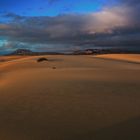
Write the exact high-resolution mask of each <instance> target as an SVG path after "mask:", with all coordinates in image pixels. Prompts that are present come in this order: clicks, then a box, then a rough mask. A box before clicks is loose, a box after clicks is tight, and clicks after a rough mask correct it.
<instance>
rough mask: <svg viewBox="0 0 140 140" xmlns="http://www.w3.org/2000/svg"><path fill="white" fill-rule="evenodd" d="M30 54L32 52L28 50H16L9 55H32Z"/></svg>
mask: <svg viewBox="0 0 140 140" xmlns="http://www.w3.org/2000/svg"><path fill="white" fill-rule="evenodd" d="M32 54H33V52H32V51H31V50H28V49H18V50H16V51H14V52H13V53H11V55H32Z"/></svg>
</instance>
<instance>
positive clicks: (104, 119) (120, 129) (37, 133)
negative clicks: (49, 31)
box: [0, 54, 140, 140]
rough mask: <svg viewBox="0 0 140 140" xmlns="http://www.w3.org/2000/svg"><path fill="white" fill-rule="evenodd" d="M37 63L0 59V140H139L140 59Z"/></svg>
mask: <svg viewBox="0 0 140 140" xmlns="http://www.w3.org/2000/svg"><path fill="white" fill-rule="evenodd" d="M39 57H40V56H29V57H15V56H14V57H3V58H2V57H0V60H2V59H4V61H1V62H0V140H139V139H140V133H139V132H140V63H139V62H140V55H123V54H121V55H107V56H105V55H103V56H101V55H100V56H97V57H96V56H95V57H92V56H64V55H62V56H61V55H52V56H45V57H46V58H48V60H49V61H44V62H40V63H38V62H37V61H36V60H37V59H38V58H39ZM43 57H44V56H43ZM124 60H125V61H124Z"/></svg>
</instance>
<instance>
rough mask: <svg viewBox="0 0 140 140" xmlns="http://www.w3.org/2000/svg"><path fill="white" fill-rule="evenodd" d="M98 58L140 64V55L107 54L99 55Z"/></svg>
mask: <svg viewBox="0 0 140 140" xmlns="http://www.w3.org/2000/svg"><path fill="white" fill-rule="evenodd" d="M96 58H105V59H114V60H121V61H127V62H135V63H140V54H105V55H98V56H96Z"/></svg>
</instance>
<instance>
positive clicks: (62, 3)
mask: <svg viewBox="0 0 140 140" xmlns="http://www.w3.org/2000/svg"><path fill="white" fill-rule="evenodd" d="M139 10H140V0H0V53H5V52H9V51H13V50H15V49H18V48H25V49H31V50H35V51H64V50H75V49H81V48H82V49H84V48H95V47H98V46H99V47H125V48H129V49H130V48H131V49H138V50H140V14H139V13H140V12H139Z"/></svg>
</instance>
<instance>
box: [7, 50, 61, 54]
mask: <svg viewBox="0 0 140 140" xmlns="http://www.w3.org/2000/svg"><path fill="white" fill-rule="evenodd" d="M58 54H62V53H57V52H33V51H31V50H29V49H17V50H16V51H14V52H12V53H10V54H8V55H58Z"/></svg>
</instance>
